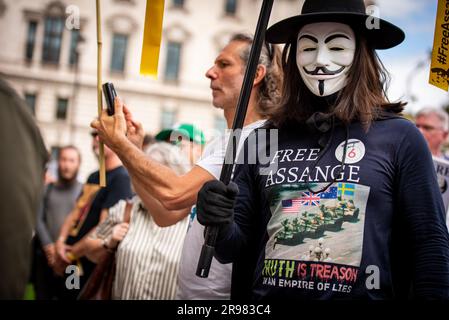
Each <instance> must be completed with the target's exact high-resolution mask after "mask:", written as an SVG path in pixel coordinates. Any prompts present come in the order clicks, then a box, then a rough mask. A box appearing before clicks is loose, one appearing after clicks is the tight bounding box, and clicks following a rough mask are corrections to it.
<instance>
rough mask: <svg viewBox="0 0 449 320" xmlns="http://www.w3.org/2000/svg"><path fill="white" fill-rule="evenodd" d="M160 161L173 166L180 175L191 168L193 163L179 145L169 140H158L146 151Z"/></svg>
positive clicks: (170, 166)
mask: <svg viewBox="0 0 449 320" xmlns="http://www.w3.org/2000/svg"><path fill="white" fill-rule="evenodd" d="M145 153H146V154H147V155H148V156H149V157H150V158H152V159H153V160H154V161H157V162H158V163H160V164H162V165H164V166H167V167H169V168H171V169H172V170H173V171H175V172H176V174H178V175H183V174H185V173H187V172H188V171H189V170H190V169H191V165H190V163H189V161H188V159H187V157H185V156H184V155H183V154H182V153H181V150H180V149H179V147H177V146H175V145H172V144H170V143H167V142H156V143H154V144H152V145H151V146H149V147H148V149H147V150H146V152H145Z"/></svg>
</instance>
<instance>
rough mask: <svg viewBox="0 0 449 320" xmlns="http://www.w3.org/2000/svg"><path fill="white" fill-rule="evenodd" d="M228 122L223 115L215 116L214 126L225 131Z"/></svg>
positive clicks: (221, 131) (219, 130)
mask: <svg viewBox="0 0 449 320" xmlns="http://www.w3.org/2000/svg"><path fill="white" fill-rule="evenodd" d="M227 127H228V124H227V123H226V119H225V118H224V117H223V116H215V118H214V128H215V130H217V131H218V132H220V133H223V132H225V130H226V129H227Z"/></svg>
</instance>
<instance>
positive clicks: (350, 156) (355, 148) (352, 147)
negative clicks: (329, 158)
mask: <svg viewBox="0 0 449 320" xmlns="http://www.w3.org/2000/svg"><path fill="white" fill-rule="evenodd" d="M344 148H345V141H343V142H342V143H340V144H339V145H338V147H337V149H336V150H335V157H336V158H337V160H338V161H340V162H341V161H342V160H343V159H342V158H343V149H344ZM364 156H365V145H364V144H363V142H362V141H360V140H358V139H350V140H348V147H347V149H346V159H345V164H354V163H357V162H359V161H360V160H362V159H363V157H364Z"/></svg>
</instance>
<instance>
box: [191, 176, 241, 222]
mask: <svg viewBox="0 0 449 320" xmlns="http://www.w3.org/2000/svg"><path fill="white" fill-rule="evenodd" d="M238 193H239V188H238V187H237V185H236V184H235V183H234V182H232V181H231V182H230V183H229V185H227V186H226V185H225V184H224V183H223V182H221V181H218V180H212V181H209V182H206V183H205V184H204V185H203V187H202V188H201V190H200V191H199V192H198V200H197V203H196V213H197V217H198V222H199V223H201V224H202V225H203V226H217V227H223V226H225V225H226V226H229V225H230V224H231V223H232V221H234V203H235V198H236V196H237V194H238Z"/></svg>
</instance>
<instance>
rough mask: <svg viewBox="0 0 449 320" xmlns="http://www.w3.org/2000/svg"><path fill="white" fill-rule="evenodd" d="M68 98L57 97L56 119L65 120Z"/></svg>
mask: <svg viewBox="0 0 449 320" xmlns="http://www.w3.org/2000/svg"><path fill="white" fill-rule="evenodd" d="M68 105H69V100H68V99H65V98H58V105H57V106H56V107H57V108H56V119H58V120H65V119H66V118H67V107H68Z"/></svg>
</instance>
